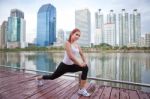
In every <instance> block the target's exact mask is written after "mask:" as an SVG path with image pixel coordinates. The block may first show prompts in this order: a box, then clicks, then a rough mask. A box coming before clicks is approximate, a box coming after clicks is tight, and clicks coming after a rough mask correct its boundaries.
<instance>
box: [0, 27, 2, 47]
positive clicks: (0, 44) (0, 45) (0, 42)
mask: <svg viewBox="0 0 150 99" xmlns="http://www.w3.org/2000/svg"><path fill="white" fill-rule="evenodd" d="M1 35H2V34H1V25H0V49H1V48H2V41H1V39H2V38H1V37H2V36H1Z"/></svg>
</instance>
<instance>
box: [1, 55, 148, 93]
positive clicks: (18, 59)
mask: <svg viewBox="0 0 150 99" xmlns="http://www.w3.org/2000/svg"><path fill="white" fill-rule="evenodd" d="M85 55H86V58H87V60H88V64H89V70H90V71H89V73H88V76H92V77H98V78H106V79H113V80H123V81H131V82H138V83H148V84H150V77H149V75H150V53H87V54H85ZM62 59H63V53H48V52H21V53H0V64H1V65H7V66H12V67H20V68H26V69H34V70H43V71H50V72H53V71H54V70H55V69H56V66H57V65H58V64H59V63H60V62H61V61H62ZM96 83H99V84H107V85H111V86H117V87H125V88H130V89H142V90H145V91H150V89H148V88H142V87H138V86H129V85H125V84H124V85H123V84H117V83H108V82H96Z"/></svg>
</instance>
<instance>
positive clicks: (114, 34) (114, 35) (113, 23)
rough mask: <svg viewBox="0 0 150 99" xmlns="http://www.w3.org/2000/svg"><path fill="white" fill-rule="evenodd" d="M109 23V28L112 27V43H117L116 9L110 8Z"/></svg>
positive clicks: (113, 44)
mask: <svg viewBox="0 0 150 99" xmlns="http://www.w3.org/2000/svg"><path fill="white" fill-rule="evenodd" d="M107 24H109V26H108V27H109V28H110V27H111V39H112V41H111V43H110V45H112V46H116V45H117V31H116V14H115V13H114V10H110V13H109V14H107Z"/></svg>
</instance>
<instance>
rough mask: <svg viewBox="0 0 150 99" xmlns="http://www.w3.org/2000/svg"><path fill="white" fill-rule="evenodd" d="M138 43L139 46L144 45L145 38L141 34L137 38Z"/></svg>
mask: <svg viewBox="0 0 150 99" xmlns="http://www.w3.org/2000/svg"><path fill="white" fill-rule="evenodd" d="M138 44H139V47H145V38H144V37H142V36H141V37H140V38H139V41H138Z"/></svg>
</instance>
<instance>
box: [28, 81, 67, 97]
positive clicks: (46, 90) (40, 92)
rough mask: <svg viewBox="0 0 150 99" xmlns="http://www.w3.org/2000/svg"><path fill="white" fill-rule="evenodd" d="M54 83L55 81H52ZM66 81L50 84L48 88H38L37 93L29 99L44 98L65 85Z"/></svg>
mask: <svg viewBox="0 0 150 99" xmlns="http://www.w3.org/2000/svg"><path fill="white" fill-rule="evenodd" d="M52 82H53V81H52ZM66 82H67V81H66V80H62V81H61V82H53V83H49V85H48V86H46V88H44V89H43V88H42V87H43V86H42V87H40V88H38V89H37V91H36V93H35V94H33V95H32V96H29V97H28V98H27V99H39V97H41V96H42V97H44V95H45V94H47V93H49V92H50V91H52V90H54V89H56V88H57V87H60V86H61V85H63V84H64V83H66Z"/></svg>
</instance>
